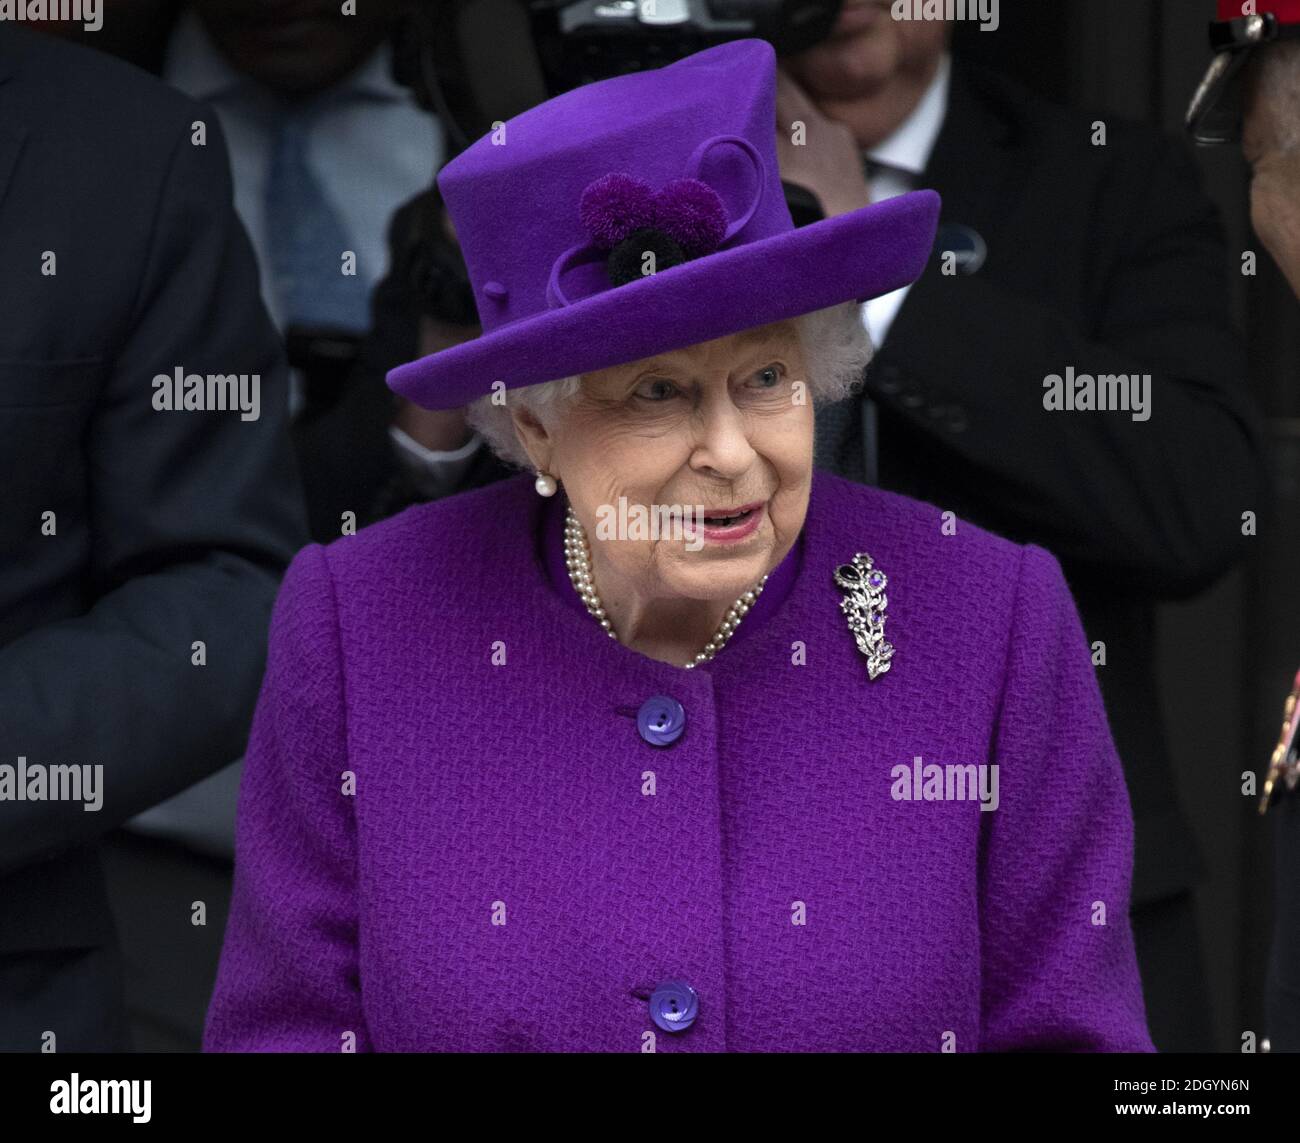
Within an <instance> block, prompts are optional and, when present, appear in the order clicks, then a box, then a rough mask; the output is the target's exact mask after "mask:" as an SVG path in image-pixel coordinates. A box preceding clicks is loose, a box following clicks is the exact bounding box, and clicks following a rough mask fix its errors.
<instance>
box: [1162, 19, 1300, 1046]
mask: <svg viewBox="0 0 1300 1143" xmlns="http://www.w3.org/2000/svg"><path fill="white" fill-rule="evenodd" d="M1217 14H1218V19H1217V20H1216V21H1215V22H1214V23H1213V24H1211V25H1210V44H1211V46H1212V47H1213V48H1214V51H1215V56H1214V59H1213V61H1212V62H1211V64H1210V66H1209V68H1208V69H1207V71H1206V73H1205V78H1204V79H1203V80H1202V82H1201V83H1200V85H1199V86H1198V87H1197V89H1196V92H1195V94H1194V95H1193V97H1192V101H1191V103H1190V105H1189V106H1188V108H1187V116H1186V120H1185V123H1186V127H1187V130H1188V132H1189V133H1190V135H1191V136H1192V138H1194V139H1195V140H1196V141H1197V142H1198V143H1200V144H1202V145H1204V146H1212V145H1216V144H1221V143H1240V145H1241V153H1242V157H1243V158H1244V159H1245V160H1246V162H1248V163H1249V164H1250V176H1251V177H1250V221H1251V225H1252V226H1253V227H1254V230H1255V233H1256V234H1257V235H1258V236H1259V239H1260V241H1261V242H1263V244H1264V246H1265V248H1266V249H1267V250H1268V252H1269V254H1270V255H1271V256H1272V258H1273V261H1274V262H1275V263H1276V264H1277V267H1278V269H1279V270H1281V271H1282V274H1283V276H1284V277H1285V278H1286V280H1287V282H1288V284H1289V285H1290V287H1291V289H1292V291H1293V292H1294V293H1295V295H1296V298H1297V300H1300V0H1262V2H1261V3H1260V4H1259V5H1258V6H1257V8H1256V10H1255V11H1254V12H1251V13H1249V14H1246V13H1243V12H1242V10H1241V8H1240V6H1239V5H1236V4H1232V3H1229V2H1228V0H1220V3H1219V10H1218V13H1217ZM1298 696H1300V672H1297V674H1296V678H1295V683H1294V685H1293V688H1292V691H1291V695H1290V696H1289V698H1288V700H1287V705H1286V708H1285V720H1284V723H1283V733H1282V737H1281V739H1280V741H1279V742H1278V745H1277V747H1276V749H1275V751H1274V754H1273V757H1272V759H1271V760H1270V764H1269V768H1268V771H1267V773H1266V776H1265V786H1264V800H1263V802H1262V804H1261V807H1260V808H1261V810H1262V811H1265V812H1267V811H1268V809H1269V808H1270V805H1271V804H1273V803H1276V807H1275V808H1274V810H1273V815H1272V826H1273V838H1272V840H1273V934H1272V943H1271V948H1270V950H1269V959H1268V971H1267V976H1266V979H1265V985H1264V1001H1265V1029H1266V1031H1267V1036H1268V1039H1267V1041H1266V1042H1267V1043H1268V1044H1269V1045H1270V1050H1272V1051H1275V1052H1300V876H1297V873H1298V872H1300V784H1298V783H1300V758H1297V750H1300V741H1298V740H1297V736H1296V719H1297V713H1296V707H1297V697H1298Z"/></svg>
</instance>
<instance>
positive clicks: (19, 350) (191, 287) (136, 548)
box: [0, 23, 306, 1051]
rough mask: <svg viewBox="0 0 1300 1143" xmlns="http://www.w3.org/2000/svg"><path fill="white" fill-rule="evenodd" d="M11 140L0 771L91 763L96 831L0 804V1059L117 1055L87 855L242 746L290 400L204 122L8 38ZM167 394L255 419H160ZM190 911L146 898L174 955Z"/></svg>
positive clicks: (1, 347) (63, 804) (1, 338)
mask: <svg viewBox="0 0 1300 1143" xmlns="http://www.w3.org/2000/svg"><path fill="white" fill-rule="evenodd" d="M200 122H205V123H206V129H207V138H206V144H204V145H196V144H195V142H194V139H195V124H196V123H200ZM0 124H2V127H0V197H2V198H3V201H4V209H3V211H0V249H2V250H3V251H4V252H5V256H4V258H3V259H0V310H2V311H3V312H4V314H5V321H4V323H3V325H0V433H2V435H3V439H4V442H5V447H4V450H3V453H2V454H0V484H3V487H4V489H5V510H4V512H3V513H2V514H0V550H3V552H4V559H3V560H0V763H3V765H4V766H6V767H11V768H13V767H19V766H20V765H23V766H28V767H30V768H32V770H33V772H36V768H41V767H54V766H73V767H81V766H86V767H93V766H100V767H102V771H101V773H102V788H101V789H100V791H99V796H100V797H102V806H101V808H99V809H98V810H96V811H94V812H87V811H86V804H87V803H85V802H83V801H76V800H62V801H59V800H49V799H47V798H43V797H42V798H30V797H29V798H26V799H23V800H16V799H14V798H13V791H12V790H10V792H9V794H8V795H7V796H6V798H5V799H4V800H0V901H2V902H3V906H2V907H0V1049H5V1050H25V1051H43V1050H44V1051H54V1050H57V1051H109V1050H124V1049H125V1048H127V1047H128V1046H129V1042H130V1041H129V1037H128V1032H127V1026H126V1020H125V1016H124V1002H123V979H122V976H123V974H122V963H121V954H120V948H119V942H118V935H117V932H116V931H115V924H114V919H113V916H112V913H111V910H110V905H109V898H108V895H107V891H106V886H105V879H104V873H103V871H102V869H101V864H100V846H99V842H100V839H101V838H102V837H103V836H104V835H105V834H106V833H107V832H108V831H109V830H111V829H113V828H114V827H116V826H118V825H120V824H121V823H122V822H123V821H125V820H126V819H127V818H129V817H130V816H131V815H132V814H135V813H138V812H139V811H140V810H142V809H144V808H146V807H148V806H151V805H153V804H155V803H157V802H158V801H160V800H162V799H163V798H166V797H168V796H169V795H171V794H174V793H175V792H176V791H178V790H181V789H184V788H185V787H186V786H189V785H190V784H192V783H193V782H195V781H196V780H198V779H200V778H202V777H204V776H205V775H207V774H209V773H211V772H212V771H213V770H215V769H216V768H217V767H218V766H220V765H222V764H224V763H226V762H228V761H229V759H230V758H232V757H234V756H236V755H237V754H238V753H239V752H240V751H241V750H242V749H243V745H244V742H245V740H246V738H247V734H248V726H249V720H250V718H251V715H252V709H253V703H254V700H255V698H256V695H257V690H258V685H259V683H260V681H261V676H262V670H263V667H264V663H265V648H266V630H267V624H268V621H269V618H270V610H271V604H272V602H273V601H274V598H275V594H276V591H277V588H278V585H279V580H280V576H281V575H282V573H283V571H284V568H285V567H286V566H287V565H288V562H289V559H290V558H291V557H292V555H293V553H294V552H295V551H296V550H297V549H298V547H299V546H300V545H301V544H302V543H303V542H304V541H305V539H306V533H305V524H304V520H303V511H302V504H301V499H300V489H299V486H298V482H297V477H296V473H295V470H294V465H293V460H292V453H291V450H290V445H289V440H288V435H287V432H286V423H287V412H288V409H287V396H288V393H287V378H286V372H285V365H284V359H283V354H282V351H281V347H280V344H279V341H278V339H277V337H276V335H275V330H274V328H273V327H272V326H271V324H270V322H269V320H268V319H267V316H266V312H265V310H264V309H263V307H262V304H261V301H260V298H259V296H258V291H257V268H256V265H255V263H254V261H253V255H252V251H251V249H250V247H249V244H248V239H247V236H246V235H245V233H244V230H243V228H242V226H241V225H240V223H239V219H238V218H237V216H236V215H235V212H234V210H233V209H232V206H231V186H230V175H229V170H228V167H227V165H226V155H225V150H224V147H223V145H222V137H221V130H220V126H219V124H218V123H216V122H215V121H212V120H211V117H210V113H209V112H208V111H207V110H206V109H204V108H202V107H200V106H199V105H197V104H195V103H194V102H192V101H191V100H189V99H186V98H185V97H183V96H181V95H178V94H177V93H175V92H173V91H171V90H169V89H168V88H166V87H165V86H163V85H162V84H160V83H158V82H157V81H156V80H154V79H152V78H150V77H148V76H146V75H144V74H142V73H141V72H139V71H137V70H136V69H134V68H130V67H127V66H126V65H124V64H121V63H119V62H118V61H116V60H113V59H111V58H109V57H107V56H105V55H102V54H100V53H97V52H91V51H89V50H86V49H84V48H80V47H76V46H72V45H66V44H61V43H58V42H56V41H55V40H52V39H49V38H46V37H41V36H37V35H34V34H32V33H31V32H29V31H26V30H24V29H19V28H16V27H14V26H13V25H11V24H7V23H4V24H0ZM177 370H182V371H183V372H184V374H186V375H193V374H198V375H201V376H205V377H206V376H207V375H230V374H234V375H245V376H247V377H249V378H251V379H252V381H251V384H255V385H256V389H253V388H251V386H249V387H246V388H245V389H244V390H243V392H244V393H245V394H253V393H255V394H256V398H255V400H256V407H255V408H254V407H252V406H250V405H243V406H241V408H238V409H229V408H227V409H214V408H212V407H205V408H201V409H196V408H184V409H168V408H159V407H158V406H157V405H156V404H155V397H156V394H157V392H158V390H157V388H156V386H155V384H154V380H155V378H156V377H158V376H159V375H164V376H166V377H168V378H170V377H171V376H172V375H173V373H174V372H175V371H177ZM245 412H249V413H252V414H253V415H251V416H249V417H245V416H244V415H243V414H244V413H245ZM21 780H22V779H21V778H19V781H21ZM28 788H29V789H30V787H28ZM48 792H49V791H47V793H48ZM196 899H201V898H196V896H195V893H194V892H193V886H186V887H185V892H184V893H183V894H177V895H173V896H171V897H170V898H167V899H164V900H155V901H154V902H153V908H155V909H156V910H157V911H158V912H159V913H160V914H165V915H166V921H165V923H164V925H165V927H169V931H170V933H171V934H174V936H175V937H176V938H179V939H180V940H182V941H183V940H184V939H185V937H186V936H187V934H189V933H197V932H198V930H196V929H195V928H194V927H193V925H192V921H191V916H192V912H191V910H192V904H193V902H194V901H195V900H196ZM216 935H217V937H218V939H219V937H220V930H219V929H218V930H217V934H216ZM182 948H183V946H182ZM167 955H169V956H170V957H172V958H173V962H174V961H175V960H176V959H177V947H176V940H175V939H173V941H172V942H171V943H170V946H169V948H168V949H167ZM180 959H182V960H183V959H184V957H183V953H182V956H181V958H180Z"/></svg>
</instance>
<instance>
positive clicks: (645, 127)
mask: <svg viewBox="0 0 1300 1143" xmlns="http://www.w3.org/2000/svg"><path fill="white" fill-rule="evenodd" d="M438 186H439V189H440V190H441V192H442V197H443V200H444V201H445V202H446V204H447V210H448V212H449V213H450V215H451V221H452V224H453V225H454V227H455V229H456V237H457V239H458V241H459V242H460V247H461V252H462V254H463V255H464V258H465V265H466V268H467V270H468V271H469V280H470V283H471V285H472V286H473V289H474V300H475V304H476V305H477V307H478V312H479V317H480V320H481V322H482V326H483V332H482V334H481V336H479V337H476V338H474V339H473V340H471V341H467V342H463V343H461V344H459V345H454V346H452V347H450V348H449V349H444V350H442V351H441V352H439V353H434V354H431V355H430V356H428V357H422V358H420V359H419V360H417V361H412V362H410V363H409V364H406V365H402V366H399V367H398V368H396V369H394V370H392V371H391V372H390V373H389V374H388V384H389V387H390V388H392V389H393V390H395V391H396V392H398V393H400V394H401V395H402V396H404V397H407V398H409V399H410V400H412V401H414V402H415V403H416V404H419V405H423V406H424V407H425V408H429V409H448V408H454V407H456V406H458V405H464V404H467V403H468V402H469V401H472V400H474V399H475V398H476V397H481V396H483V395H484V394H485V393H488V392H490V391H491V390H492V386H493V384H494V383H495V382H501V383H503V384H504V386H505V387H506V388H508V389H513V388H516V387H517V386H520V385H535V384H538V383H540V382H543V381H555V380H558V379H559V378H561V377H567V376H570V375H571V374H575V373H586V372H590V371H592V370H595V369H604V368H606V367H608V366H611V365H619V364H622V363H624V362H628V361H636V360H639V359H640V358H643V357H649V356H651V355H653V354H655V353H663V352H666V351H668V350H670V349H680V348H683V347H685V346H688V345H694V344H696V343H698V342H702V341H710V340H712V339H714V338H718V337H725V336H726V335H728V334H732V333H738V332H739V331H740V330H743V329H749V328H751V327H753V326H759V325H766V324H768V323H770V322H775V321H781V320H783V319H785V318H791V317H796V316H797V315H799V314H803V313H808V312H810V311H812V310H819V309H823V308H825V307H826V306H832V305H836V304H838V303H841V302H847V301H851V300H857V301H866V300H867V299H869V298H874V297H878V296H879V295H881V294H887V293H889V292H891V291H892V290H896V289H899V288H900V287H902V286H905V285H907V284H908V283H909V282H912V281H913V280H915V279H916V277H917V276H918V275H919V274H920V273H921V271H922V269H923V268H924V267H925V263H926V260H927V258H928V257H929V254H930V247H931V245H932V243H933V241H934V232H935V226H936V224H937V221H938V214H939V196H938V195H937V194H935V193H934V192H933V191H928V190H927V191H915V192H913V193H911V194H905V195H900V196H898V197H897V198H892V199H888V200H886V201H885V202H881V203H877V204H876V205H874V206H867V207H863V208H862V209H861V210H855V211H851V212H850V213H848V214H842V215H838V216H837V217H835V218H830V219H826V220H825V221H822V222H817V223H814V224H812V225H810V226H805V227H801V228H798V229H796V228H795V225H794V223H793V221H792V220H791V218H790V211H789V209H788V208H787V207H786V203H785V194H784V191H783V190H782V187H781V174H780V170H779V168H778V166H777V160H776V53H775V52H774V51H773V49H772V46H771V45H770V44H769V43H768V42H767V41H766V40H733V41H731V42H729V43H725V44H720V45H718V46H717V47H712V48H708V49H706V50H705V51H702V52H697V53H696V54H695V55H692V56H688V57H687V58H685V59H683V60H680V61H678V62H677V63H674V64H670V65H668V66H667V67H663V68H658V69H655V70H652V71H642V72H637V73H635V74H633V75H624V76H618V77H617V78H614V79H608V80H604V81H602V82H600V83H592V84H588V85H586V86H585V87H579V88H576V89H574V90H573V91H569V92H566V93H565V94H563V95H560V96H557V97H556V98H554V99H550V100H547V102H545V103H542V104H539V105H538V106H536V107H533V108H530V109H529V110H528V111H525V112H524V113H523V114H521V115H518V116H516V117H515V118H514V119H511V120H509V121H508V122H507V123H505V124H503V125H501V126H500V127H499V128H498V129H497V130H496V131H494V132H493V133H491V134H490V135H487V136H484V137H483V138H481V139H479V140H477V141H476V142H475V143H474V144H473V145H472V146H470V147H469V148H468V149H466V150H465V151H464V152H463V153H462V154H460V155H459V156H457V157H456V158H455V159H453V160H452V161H451V162H450V163H448V164H447V165H446V166H445V167H443V168H442V170H441V171H440V172H439V174H438Z"/></svg>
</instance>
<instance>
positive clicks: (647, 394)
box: [635, 377, 677, 401]
mask: <svg viewBox="0 0 1300 1143" xmlns="http://www.w3.org/2000/svg"><path fill="white" fill-rule="evenodd" d="M635 392H636V395H637V396H638V397H640V398H641V399H642V400H644V401H666V400H668V398H669V397H672V396H674V395H675V394H676V393H677V386H676V385H674V384H673V383H672V382H671V381H665V380H664V379H663V378H662V377H652V378H651V379H650V380H648V381H643V382H641V384H640V385H638V386H637V387H636V390H635Z"/></svg>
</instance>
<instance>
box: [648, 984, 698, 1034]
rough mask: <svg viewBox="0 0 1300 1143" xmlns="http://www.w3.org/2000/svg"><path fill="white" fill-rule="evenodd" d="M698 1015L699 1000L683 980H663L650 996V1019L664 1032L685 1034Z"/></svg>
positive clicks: (693, 990)
mask: <svg viewBox="0 0 1300 1143" xmlns="http://www.w3.org/2000/svg"><path fill="white" fill-rule="evenodd" d="M699 1014H700V998H699V996H698V995H696V992H695V989H693V988H692V987H691V986H690V985H689V984H687V983H686V981H684V980H665V981H664V982H663V983H662V984H660V985H659V987H658V988H656V989H655V990H654V992H652V993H651V994H650V1019H651V1020H653V1021H654V1022H655V1023H656V1024H657V1025H658V1026H659V1027H660V1028H662V1029H663V1030H664V1031H665V1032H685V1031H686V1029H687V1028H689V1027H690V1026H691V1025H692V1024H694V1023H695V1017H696V1016H698V1015H699Z"/></svg>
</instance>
